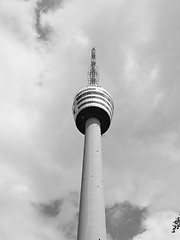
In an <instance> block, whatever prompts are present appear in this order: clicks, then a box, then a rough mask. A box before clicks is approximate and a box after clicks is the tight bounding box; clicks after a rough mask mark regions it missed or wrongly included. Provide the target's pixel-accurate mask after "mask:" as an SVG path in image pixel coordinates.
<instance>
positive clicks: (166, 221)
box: [133, 212, 180, 240]
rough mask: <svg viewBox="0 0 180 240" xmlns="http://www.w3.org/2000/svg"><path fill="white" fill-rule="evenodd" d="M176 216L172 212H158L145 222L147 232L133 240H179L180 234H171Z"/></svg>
mask: <svg viewBox="0 0 180 240" xmlns="http://www.w3.org/2000/svg"><path fill="white" fill-rule="evenodd" d="M174 218H175V215H174V213H172V212H157V213H156V214H154V215H153V216H150V217H148V218H147V219H146V220H145V223H144V224H145V227H146V229H147V230H146V231H145V232H144V233H142V234H140V235H138V236H136V237H134V238H133V240H143V239H147V240H151V239H156V240H163V239H164V240H166V239H167V240H170V239H175V240H176V239H179V237H180V233H179V232H178V231H177V232H176V233H174V234H173V233H171V230H172V222H173V221H174Z"/></svg>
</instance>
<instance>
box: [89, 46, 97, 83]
mask: <svg viewBox="0 0 180 240" xmlns="http://www.w3.org/2000/svg"><path fill="white" fill-rule="evenodd" d="M88 85H90V86H99V73H98V67H97V65H96V49H95V48H92V50H91V65H90V68H89V73H88Z"/></svg>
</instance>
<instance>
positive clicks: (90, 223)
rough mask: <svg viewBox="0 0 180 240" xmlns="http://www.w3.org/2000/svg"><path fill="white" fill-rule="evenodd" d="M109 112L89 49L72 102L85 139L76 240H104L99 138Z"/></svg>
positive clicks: (109, 102)
mask: <svg viewBox="0 0 180 240" xmlns="http://www.w3.org/2000/svg"><path fill="white" fill-rule="evenodd" d="M113 111H114V105H113V101H112V98H111V95H110V94H109V93H108V91H107V90H105V89H104V88H102V87H100V86H99V75H98V69H97V66H96V50H95V48H93V49H92V51H91V65H90V69H89V73H88V86H87V87H84V88H82V89H81V90H80V91H79V92H78V93H77V94H76V96H75V98H74V102H73V116H74V120H75V123H76V126H77V128H78V130H79V131H80V132H81V133H82V134H84V135H85V140H84V154H83V168H82V182H81V196H80V207H79V221H78V234H77V239H78V240H106V223H105V205H104V194H103V177H102V154H101V135H102V134H103V133H105V132H106V131H107V130H108V128H109V126H110V124H111V120H112V116H113Z"/></svg>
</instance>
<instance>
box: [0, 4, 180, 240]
mask: <svg viewBox="0 0 180 240" xmlns="http://www.w3.org/2000/svg"><path fill="white" fill-rule="evenodd" d="M179 9H180V2H179V0H171V1H168V0H111V1H110V0H109V1H108V0H0V133H1V134H0V213H1V214H0V215H1V218H0V236H1V239H3V240H12V239H13V240H24V239H26V240H73V239H76V231H77V221H78V206H79V191H80V182H81V167H82V153H83V140H84V137H83V135H82V134H81V133H80V132H78V130H77V129H76V126H75V123H74V120H73V116H72V103H73V99H74V96H75V94H76V92H77V91H78V90H79V89H80V88H82V87H84V86H86V85H87V72H88V67H89V64H90V50H91V48H92V47H96V50H97V63H98V66H99V74H100V84H101V85H102V86H103V87H104V88H106V89H107V90H108V91H109V92H110V93H111V95H112V98H113V100H114V105H115V111H114V116H113V120H112V123H111V127H110V129H109V130H108V131H107V133H105V135H104V136H103V137H102V149H103V174H104V195H105V203H106V224H107V239H108V240H171V239H172V240H178V239H179V238H180V230H179V231H177V232H176V233H174V234H172V233H171V230H172V222H173V221H174V220H175V218H176V217H177V215H178V213H179V211H180V191H179V189H178V188H179V182H180V106H179V102H180V94H179V92H180V81H179V75H180V44H179V43H180V17H179Z"/></svg>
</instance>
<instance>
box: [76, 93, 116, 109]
mask: <svg viewBox="0 0 180 240" xmlns="http://www.w3.org/2000/svg"><path fill="white" fill-rule="evenodd" d="M86 95H87V94H86ZM89 98H93V99H95V98H97V99H100V100H102V101H104V102H106V103H107V104H108V105H109V107H110V108H111V109H112V105H111V104H110V103H109V102H108V101H107V100H106V99H104V98H102V97H100V96H91V95H90V96H87V97H85V98H83V99H80V100H79V101H78V102H77V104H79V103H80V102H82V101H84V100H87V99H89ZM112 110H113V109H112Z"/></svg>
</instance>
